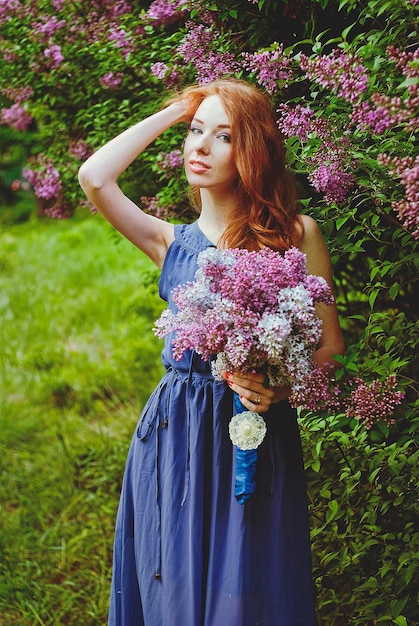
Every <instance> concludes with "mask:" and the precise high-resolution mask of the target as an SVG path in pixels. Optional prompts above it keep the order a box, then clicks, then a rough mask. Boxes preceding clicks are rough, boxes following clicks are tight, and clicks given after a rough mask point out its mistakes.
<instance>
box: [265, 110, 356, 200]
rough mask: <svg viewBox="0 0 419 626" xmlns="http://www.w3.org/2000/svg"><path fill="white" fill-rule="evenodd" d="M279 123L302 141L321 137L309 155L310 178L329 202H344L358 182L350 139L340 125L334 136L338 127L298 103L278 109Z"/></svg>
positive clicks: (288, 134)
mask: <svg viewBox="0 0 419 626" xmlns="http://www.w3.org/2000/svg"><path fill="white" fill-rule="evenodd" d="M278 113H280V118H279V119H278V122H277V123H278V127H279V129H280V130H281V131H282V132H283V133H284V135H285V136H286V137H293V136H296V137H298V138H299V139H300V141H302V142H303V143H307V142H308V141H309V140H310V139H314V140H316V141H318V140H320V145H319V146H318V147H317V149H314V150H313V151H312V154H311V157H310V158H308V159H307V165H308V167H309V168H311V172H310V173H309V180H310V182H311V184H312V185H313V187H314V188H315V189H316V190H317V191H318V192H319V193H321V194H323V196H324V198H325V200H326V201H327V202H336V203H339V202H343V201H344V200H345V199H346V197H347V195H348V194H349V192H350V191H351V190H352V188H353V187H354V185H355V177H354V175H353V169H354V167H355V166H356V162H355V161H354V160H352V161H351V162H348V154H349V153H350V151H349V150H348V139H347V138H346V137H345V136H344V134H343V133H342V130H343V129H340V132H339V133H338V135H339V138H338V139H335V135H336V129H334V127H333V126H332V125H331V124H330V122H328V121H327V120H325V119H324V118H322V117H319V116H317V115H316V114H315V113H314V111H312V110H311V109H310V107H303V106H301V105H297V106H296V107H294V108H291V107H290V106H289V105H286V104H282V105H280V107H279V109H278Z"/></svg>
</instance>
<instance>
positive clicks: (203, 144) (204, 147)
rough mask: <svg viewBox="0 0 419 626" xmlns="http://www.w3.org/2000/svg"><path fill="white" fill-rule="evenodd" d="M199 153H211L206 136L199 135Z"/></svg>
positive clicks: (197, 146)
mask: <svg viewBox="0 0 419 626" xmlns="http://www.w3.org/2000/svg"><path fill="white" fill-rule="evenodd" d="M195 147H196V150H197V152H202V153H203V154H208V152H209V141H208V137H206V136H205V135H199V139H198V141H197V143H196V146H195Z"/></svg>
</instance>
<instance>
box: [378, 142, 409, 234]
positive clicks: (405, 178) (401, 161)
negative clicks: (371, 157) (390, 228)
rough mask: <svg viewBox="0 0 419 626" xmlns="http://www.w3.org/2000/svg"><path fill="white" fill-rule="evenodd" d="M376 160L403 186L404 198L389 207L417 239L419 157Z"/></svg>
mask: <svg viewBox="0 0 419 626" xmlns="http://www.w3.org/2000/svg"><path fill="white" fill-rule="evenodd" d="M377 160H378V162H379V163H380V164H381V165H384V166H385V167H387V168H388V170H389V174H390V175H391V176H397V177H398V178H399V179H400V182H401V183H402V185H403V186H404V188H405V196H404V198H402V199H401V200H396V201H394V202H392V205H391V206H392V207H393V209H394V210H395V211H396V212H397V214H398V216H399V219H400V220H401V222H402V223H403V224H404V226H405V227H406V228H408V229H409V230H411V231H412V233H413V236H414V237H415V239H419V156H416V157H393V158H392V157H390V156H388V155H386V154H380V155H379V156H378V159H377Z"/></svg>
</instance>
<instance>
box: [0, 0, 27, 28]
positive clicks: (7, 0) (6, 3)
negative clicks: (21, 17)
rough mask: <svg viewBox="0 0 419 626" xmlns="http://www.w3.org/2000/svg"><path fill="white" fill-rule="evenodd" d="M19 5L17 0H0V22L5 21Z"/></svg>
mask: <svg viewBox="0 0 419 626" xmlns="http://www.w3.org/2000/svg"><path fill="white" fill-rule="evenodd" d="M21 6H22V5H21V3H20V2H19V1H18V0H0V24H4V23H5V22H7V21H8V20H9V19H10V18H11V17H12V16H13V15H14V14H15V13H16V12H17V11H18V10H19V9H20V8H21Z"/></svg>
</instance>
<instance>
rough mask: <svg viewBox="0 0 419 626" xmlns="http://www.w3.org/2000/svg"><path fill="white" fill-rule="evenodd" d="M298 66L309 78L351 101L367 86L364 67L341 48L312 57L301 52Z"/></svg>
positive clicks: (357, 97) (358, 96)
mask: <svg viewBox="0 0 419 626" xmlns="http://www.w3.org/2000/svg"><path fill="white" fill-rule="evenodd" d="M300 67H301V69H302V70H303V71H304V72H305V73H306V76H307V77H308V78H309V79H310V80H314V81H315V82H316V83H318V84H319V85H321V86H322V87H324V88H327V89H331V90H332V91H333V92H334V93H335V94H336V95H337V96H339V97H340V98H344V99H345V100H347V101H348V102H351V103H355V102H357V101H358V100H359V98H360V96H361V94H362V93H364V91H366V89H367V88H368V84H369V78H368V72H367V69H366V67H364V65H363V64H362V62H361V61H360V59H358V58H357V57H356V56H355V55H353V54H350V53H348V54H347V53H345V52H343V51H341V50H333V52H331V54H329V55H324V56H318V57H315V58H312V59H310V58H309V57H307V56H306V55H305V54H301V56H300Z"/></svg>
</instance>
